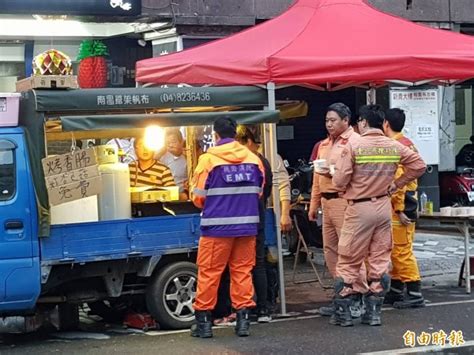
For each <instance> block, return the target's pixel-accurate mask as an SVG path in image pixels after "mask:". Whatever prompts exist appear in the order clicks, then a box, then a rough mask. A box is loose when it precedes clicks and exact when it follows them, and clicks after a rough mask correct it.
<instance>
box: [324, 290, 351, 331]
mask: <svg viewBox="0 0 474 355" xmlns="http://www.w3.org/2000/svg"><path fill="white" fill-rule="evenodd" d="M352 302H353V299H352V297H351V296H347V297H340V296H336V298H335V299H334V306H335V307H336V312H335V313H334V314H333V315H332V316H331V319H330V320H329V323H330V324H333V325H340V326H341V327H350V326H352V325H354V323H352V315H351V305H352Z"/></svg>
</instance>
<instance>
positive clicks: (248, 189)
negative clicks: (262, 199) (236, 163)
mask: <svg viewBox="0 0 474 355" xmlns="http://www.w3.org/2000/svg"><path fill="white" fill-rule="evenodd" d="M261 192H262V189H261V188H260V187H258V186H243V187H215V188H212V189H208V190H207V196H217V195H241V194H259V193H261Z"/></svg>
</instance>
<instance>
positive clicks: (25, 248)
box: [0, 128, 41, 315]
mask: <svg viewBox="0 0 474 355" xmlns="http://www.w3.org/2000/svg"><path fill="white" fill-rule="evenodd" d="M30 171H31V170H30V166H29V160H28V154H27V150H26V141H25V132H24V130H23V129H22V128H2V129H0V228H1V231H0V309H1V314H2V315H6V314H18V313H22V314H24V313H28V312H30V311H32V310H33V309H34V307H35V304H36V300H37V299H38V296H39V294H40V286H41V283H40V253H39V241H38V238H37V210H36V199H35V193H34V190H33V183H32V180H31V173H30Z"/></svg>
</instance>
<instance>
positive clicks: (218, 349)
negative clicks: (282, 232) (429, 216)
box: [0, 234, 474, 355]
mask: <svg viewBox="0 0 474 355" xmlns="http://www.w3.org/2000/svg"><path fill="white" fill-rule="evenodd" d="M462 247H463V243H462V239H461V240H460V239H458V238H452V237H449V236H441V235H431V234H423V235H420V236H419V237H418V238H417V245H416V246H415V249H416V253H417V256H418V259H419V260H418V261H419V264H420V270H421V272H422V276H423V279H424V282H423V287H424V288H423V293H424V295H425V298H426V299H427V301H428V305H427V307H425V308H422V309H415V310H402V311H401V310H394V309H391V308H385V309H384V312H383V323H384V324H383V325H382V326H381V327H369V326H366V325H361V324H356V325H355V326H354V327H350V328H341V327H338V326H332V325H329V323H328V319H327V318H322V317H320V316H319V315H318V314H317V310H316V309H317V307H319V306H320V305H322V304H324V303H325V302H327V301H328V300H329V298H330V291H327V290H326V291H324V290H322V289H321V288H320V287H318V285H317V284H315V283H310V284H298V285H295V284H292V283H291V282H290V281H289V279H291V260H288V262H287V264H288V265H287V266H289V267H287V270H286V272H285V273H286V274H287V275H286V276H287V280H288V283H287V301H288V309H289V310H290V311H292V312H293V313H292V314H293V316H292V317H290V318H278V319H275V320H274V321H273V322H272V323H270V324H261V325H260V324H255V325H253V326H252V329H251V332H252V334H251V336H250V337H249V338H238V337H237V336H235V335H234V332H233V329H232V328H231V327H221V328H215V329H214V338H213V339H195V338H192V337H190V336H189V331H188V330H184V331H173V332H165V331H150V332H147V333H144V332H142V331H137V330H135V331H134V330H130V329H129V330H127V329H124V328H122V327H121V326H120V325H116V326H111V325H108V324H105V323H102V322H95V321H93V320H91V319H89V318H87V317H85V318H83V322H82V324H81V328H82V329H81V331H80V332H75V333H58V332H56V331H55V330H52V329H44V330H42V331H40V332H36V333H33V334H27V335H3V336H1V337H0V354H51V353H58V354H101V355H106V354H173V355H178V354H255V353H257V354H355V353H375V354H377V353H380V354H396V353H403V352H413V353H425V352H427V351H429V352H431V353H439V354H474V325H473V319H474V313H473V311H474V295H467V294H466V293H465V289H464V288H459V287H457V274H458V271H459V266H460V262H461V260H462V255H463V250H462ZM311 272H312V271H311V269H310V268H309V267H308V265H302V266H301V267H300V269H299V271H298V275H297V276H298V277H302V278H305V277H308V276H309V275H310V274H311ZM440 330H442V331H444V332H445V333H446V335H447V336H449V335H450V333H451V331H457V332H458V331H460V332H462V335H463V341H464V342H465V344H464V345H465V346H464V347H456V348H448V347H439V346H438V347H434V348H433V347H428V348H427V347H417V348H411V347H409V346H406V345H405V344H404V338H403V335H404V334H406V332H407V331H410V332H413V333H411V334H414V335H415V336H420V335H421V334H422V332H425V333H426V334H430V335H432V334H433V333H434V332H439V331H440ZM415 343H416V339H415ZM446 343H447V344H448V343H449V339H448V338H446ZM426 344H427V345H428V344H429V345H433V344H432V342H431V341H429V342H427V343H426ZM416 345H417V346H420V344H418V343H417V344H416Z"/></svg>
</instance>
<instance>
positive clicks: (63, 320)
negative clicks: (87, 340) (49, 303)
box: [58, 303, 79, 332]
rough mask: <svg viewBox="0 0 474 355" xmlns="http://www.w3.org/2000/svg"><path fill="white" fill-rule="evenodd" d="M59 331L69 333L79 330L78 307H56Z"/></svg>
mask: <svg viewBox="0 0 474 355" xmlns="http://www.w3.org/2000/svg"><path fill="white" fill-rule="evenodd" d="M58 318H59V330H60V331H64V332H66V331H71V330H77V329H78V328H79V305H77V304H71V303H60V304H59V305H58Z"/></svg>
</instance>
